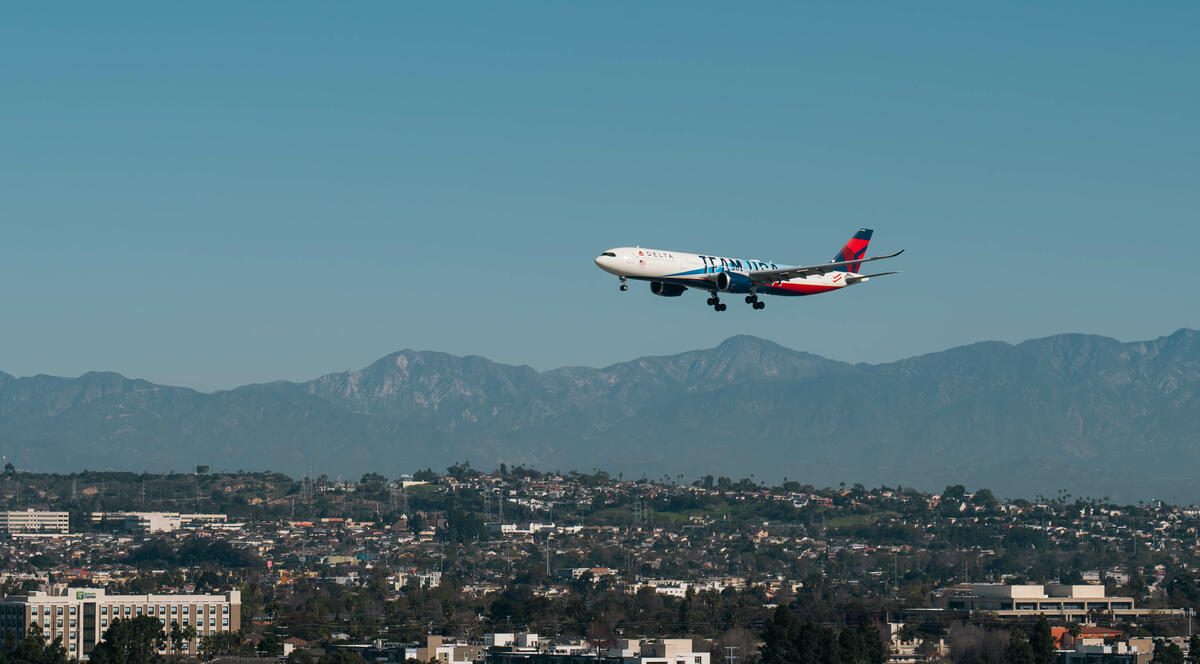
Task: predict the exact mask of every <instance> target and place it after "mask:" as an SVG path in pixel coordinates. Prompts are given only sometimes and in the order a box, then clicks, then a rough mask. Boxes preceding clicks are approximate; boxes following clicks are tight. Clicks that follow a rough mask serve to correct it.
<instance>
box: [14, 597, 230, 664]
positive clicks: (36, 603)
mask: <svg viewBox="0 0 1200 664" xmlns="http://www.w3.org/2000/svg"><path fill="white" fill-rule="evenodd" d="M241 612H242V594H241V592H240V591H237V590H231V591H229V592H227V593H225V594H224V595H108V594H106V593H105V591H104V589H103V588H68V589H66V592H65V594H59V595H50V594H47V593H44V592H31V593H29V594H28V595H26V596H23V597H22V596H12V597H9V598H8V599H7V600H6V601H4V602H0V642H2V641H3V640H4V639H5V638H7V635H8V634H10V633H11V634H14V635H15V637H16V638H17V640H21V639H24V638H25V635H26V634H27V633H28V631H29V630H30V629H40V630H41V632H42V634H43V635H45V637H46V641H47V642H49V641H52V640H54V639H56V638H58V639H62V645H63V647H64V648H66V650H67V657H68V658H71V659H80V660H86V659H88V658H89V657H90V656H91V652H92V649H93V648H94V647H95V646H96V644H97V643H100V641H101V640H102V639H103V638H104V632H105V631H106V630H107V629H108V627H109V623H110V622H111V621H114V620H116V619H118V618H125V619H131V618H136V617H138V616H152V617H154V618H158V620H159V621H160V622H161V623H162V624H163V631H165V632H167V633H168V634H169V633H170V625H171V623H172V622H175V623H178V624H179V626H180V627H181V628H187V627H193V628H195V630H196V637H197V638H195V639H192V640H191V641H190V642H185V643H184V644H183V649H182V652H183V653H187V654H194V653H195V652H196V650H197V646H198V643H199V639H200V638H201V637H204V636H208V635H211V634H216V633H217V632H231V631H237V630H238V629H240V628H241ZM168 646H170V643H169V642H168Z"/></svg>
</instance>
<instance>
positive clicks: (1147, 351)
mask: <svg viewBox="0 0 1200 664" xmlns="http://www.w3.org/2000/svg"><path fill="white" fill-rule="evenodd" d="M1198 341H1200V333H1197V332H1196V331H1195V330H1189V329H1182V330H1179V331H1177V332H1175V333H1174V334H1171V335H1170V336H1166V337H1161V338H1158V339H1154V340H1151V341H1141V342H1132V343H1122V342H1119V341H1117V340H1114V339H1110V338H1107V337H1101V336H1092V335H1083V334H1065V335H1058V336H1052V337H1046V338H1042V339H1033V340H1029V341H1025V342H1023V343H1020V344H1016V345H1012V344H1007V343H1001V342H982V343H976V344H971V345H967V346H961V347H957V348H952V349H950V350H946V351H943V352H938V353H931V354H928V355H921V356H918V357H913V358H909V359H905V360H901V361H898V362H891V363H885V364H874V365H871V364H848V363H845V362H838V361H834V360H829V359H826V358H823V357H819V356H816V355H812V354H809V353H805V352H802V351H797V350H791V349H788V348H785V347H783V346H780V345H777V344H775V343H772V342H769V341H765V340H763V339H759V338H755V337H750V336H737V337H732V338H730V339H728V340H726V341H725V342H723V343H721V344H720V345H719V346H717V347H716V348H711V349H707V350H696V351H689V352H685V353H681V354H678V355H671V356H663V357H642V358H638V359H635V360H632V361H629V362H624V363H620V364H615V365H613V366H609V367H605V368H600V369H594V368H582V367H567V368H561V369H555V370H551V371H545V372H538V371H535V370H534V369H532V368H530V367H527V366H512V365H506V364H499V363H496V362H492V361H490V360H487V359H485V358H482V357H477V356H467V357H457V356H453V355H448V354H445V353H438V352H426V351H412V350H404V351H400V352H397V353H393V354H391V355H388V356H386V357H383V358H380V359H379V360H377V361H375V362H374V363H372V364H371V365H370V366H367V367H365V368H363V369H361V370H358V371H345V372H340V373H332V374H328V375H325V376H321V377H319V378H316V379H315V380H311V381H308V382H303V383H293V382H282V381H281V382H274V383H266V384H256V385H247V386H244V387H239V388H236V389H232V390H224V391H219V392H214V393H203V392H198V391H196V390H192V389H188V388H183V387H170V386H164V385H156V384H153V383H150V382H147V381H145V380H137V379H129V378H125V377H123V376H121V375H119V374H115V373H103V372H92V373H87V374H84V375H82V376H80V377H78V378H60V377H54V376H46V375H37V376H32V377H25V378H15V377H13V376H10V375H8V374H5V373H2V372H0V451H2V452H3V453H4V454H5V455H6V456H7V457H8V459H9V461H11V462H13V463H14V464H15V465H16V466H17V467H18V468H21V469H29V470H45V471H49V470H53V471H59V472H69V471H73V470H82V469H84V468H90V469H93V470H99V469H125V470H148V471H163V470H170V469H176V470H184V469H190V468H191V467H192V466H193V464H197V463H198V464H206V465H210V466H212V467H213V468H214V469H217V468H224V469H246V470H251V469H255V470H257V469H270V470H279V471H283V472H287V473H290V474H292V475H294V476H299V475H300V474H302V473H304V472H306V470H307V469H308V468H312V469H313V472H314V473H325V474H328V475H330V476H335V475H338V474H341V475H345V476H351V477H356V476H357V475H359V474H361V473H364V472H367V471H374V472H382V473H383V474H385V475H388V476H395V475H397V474H399V473H400V472H407V471H412V470H416V469H418V468H425V467H432V468H435V469H436V468H443V467H445V466H447V465H449V464H451V463H455V462H459V461H469V462H470V463H471V464H472V465H473V466H475V467H477V468H489V469H490V468H493V467H496V466H498V465H499V464H500V463H501V462H505V463H507V464H508V465H509V466H514V465H518V464H524V465H527V466H532V467H536V468H540V469H543V470H554V469H557V470H561V471H564V472H565V471H568V470H572V469H574V470H579V471H591V470H592V469H593V468H600V469H604V470H607V471H609V472H610V473H613V474H614V475H615V474H617V473H622V474H623V475H624V476H625V477H627V478H634V477H643V476H645V477H648V478H651V479H655V478H662V477H664V476H666V477H669V478H670V479H673V480H674V479H677V478H679V476H680V475H682V476H683V478H684V479H694V478H696V477H698V476H700V475H704V474H713V475H724V476H729V477H732V478H734V479H738V478H740V477H749V476H752V475H754V476H756V477H757V479H760V480H769V481H772V482H777V481H779V480H781V479H782V478H783V477H788V478H790V479H793V480H797V481H800V482H803V483H809V484H814V485H818V486H836V485H838V484H839V483H841V482H846V483H848V484H850V483H863V484H865V485H868V486H878V485H881V484H886V485H889V486H896V485H902V486H914V487H917V488H922V489H940V488H942V487H943V486H945V485H947V484H964V485H966V486H967V487H968V488H978V487H988V488H991V489H992V490H993V491H995V492H997V493H998V494H999V495H1007V496H1014V497H1016V496H1022V497H1030V498H1032V497H1034V496H1036V495H1038V494H1044V495H1050V496H1052V495H1055V494H1056V493H1057V492H1059V491H1060V490H1065V491H1068V492H1070V493H1071V494H1073V495H1075V496H1091V497H1097V498H1099V497H1102V496H1109V497H1111V498H1113V499H1117V500H1122V501H1130V502H1132V501H1136V500H1139V499H1151V498H1162V499H1165V500H1178V501H1188V502H1200V482H1196V481H1195V479H1194V476H1195V475H1196V472H1197V469H1200V463H1198V462H1200V389H1198V388H1200V343H1198Z"/></svg>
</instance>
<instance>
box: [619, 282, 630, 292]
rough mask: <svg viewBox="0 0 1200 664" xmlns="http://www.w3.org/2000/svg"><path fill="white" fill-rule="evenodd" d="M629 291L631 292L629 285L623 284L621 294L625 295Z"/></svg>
mask: <svg viewBox="0 0 1200 664" xmlns="http://www.w3.org/2000/svg"><path fill="white" fill-rule="evenodd" d="M627 290H629V284H621V292H622V293H623V292H625V291H627Z"/></svg>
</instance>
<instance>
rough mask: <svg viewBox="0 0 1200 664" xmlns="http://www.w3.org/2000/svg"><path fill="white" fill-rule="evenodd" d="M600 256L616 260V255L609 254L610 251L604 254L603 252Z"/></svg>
mask: <svg viewBox="0 0 1200 664" xmlns="http://www.w3.org/2000/svg"><path fill="white" fill-rule="evenodd" d="M600 255H601V256H608V257H610V258H616V257H617V255H616V254H614V253H613V252H611V251H606V252H604V253H602V254H600Z"/></svg>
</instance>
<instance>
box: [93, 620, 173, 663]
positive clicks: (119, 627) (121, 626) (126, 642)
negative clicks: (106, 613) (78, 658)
mask: <svg viewBox="0 0 1200 664" xmlns="http://www.w3.org/2000/svg"><path fill="white" fill-rule="evenodd" d="M166 645H167V637H166V634H165V633H164V632H163V626H162V623H161V622H159V621H158V619H157V618H151V617H150V616H138V617H136V618H117V619H116V620H114V621H113V622H112V624H111V625H109V627H108V630H107V631H106V632H104V640H103V641H101V642H100V644H99V645H97V646H96V647H95V648H94V649H93V650H92V657H91V661H92V662H94V663H95V664H152V663H153V662H158V661H160V660H161V659H162V656H161V655H159V654H158V652H159V651H160V650H162V649H163V648H165V647H166Z"/></svg>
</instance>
